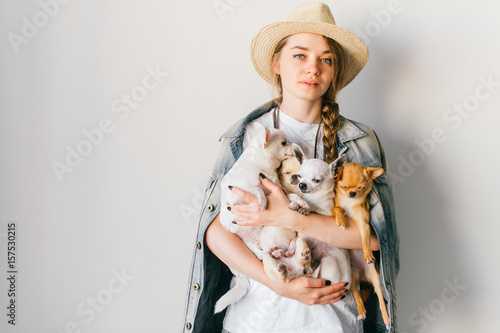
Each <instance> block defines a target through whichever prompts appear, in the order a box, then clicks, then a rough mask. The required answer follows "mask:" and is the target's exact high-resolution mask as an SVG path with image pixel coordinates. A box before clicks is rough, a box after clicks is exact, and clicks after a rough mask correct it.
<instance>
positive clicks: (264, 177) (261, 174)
mask: <svg viewBox="0 0 500 333" xmlns="http://www.w3.org/2000/svg"><path fill="white" fill-rule="evenodd" d="M259 177H260V178H262V179H266V178H267V177H266V176H265V175H264V174H263V173H262V172H261V173H259Z"/></svg>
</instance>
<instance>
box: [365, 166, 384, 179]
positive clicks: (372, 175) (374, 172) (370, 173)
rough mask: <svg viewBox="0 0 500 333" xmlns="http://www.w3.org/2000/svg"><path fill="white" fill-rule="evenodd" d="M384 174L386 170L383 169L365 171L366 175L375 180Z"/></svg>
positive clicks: (367, 169)
mask: <svg viewBox="0 0 500 333" xmlns="http://www.w3.org/2000/svg"><path fill="white" fill-rule="evenodd" d="M383 173H384V169H382V168H366V169H365V174H366V175H367V176H368V177H370V179H372V180H373V179H375V178H377V177H378V176H380V175H381V174H383Z"/></svg>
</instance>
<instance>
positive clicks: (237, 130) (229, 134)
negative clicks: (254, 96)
mask: <svg viewBox="0 0 500 333" xmlns="http://www.w3.org/2000/svg"><path fill="white" fill-rule="evenodd" d="M276 106H277V104H276V102H275V101H274V100H271V101H269V102H267V103H266V104H263V105H261V106H259V107H258V108H256V109H255V110H253V111H252V112H251V113H250V114H248V115H247V116H246V117H244V118H243V119H241V120H240V121H238V122H237V123H235V124H234V125H233V126H231V127H230V128H229V129H228V130H227V131H226V132H224V134H222V135H221V137H220V138H219V141H221V140H222V139H224V138H233V140H231V143H230V146H231V150H232V151H233V155H234V156H235V158H238V157H239V155H240V154H241V152H242V149H243V147H242V142H243V137H244V135H245V128H246V126H247V125H248V124H249V123H250V122H251V121H253V120H255V119H257V118H259V117H260V116H262V115H263V114H264V113H266V112H269V111H271V110H272V109H274V108H275V107H276ZM337 136H338V151H339V152H338V155H339V156H340V155H342V154H343V153H344V152H345V151H346V150H347V146H346V145H345V143H346V142H348V141H352V140H356V139H359V138H362V137H364V136H366V133H365V132H364V131H363V130H362V129H361V128H359V127H358V126H357V125H356V124H354V123H353V122H352V121H351V120H349V119H347V118H345V117H343V116H340V128H339V130H338V131H337Z"/></svg>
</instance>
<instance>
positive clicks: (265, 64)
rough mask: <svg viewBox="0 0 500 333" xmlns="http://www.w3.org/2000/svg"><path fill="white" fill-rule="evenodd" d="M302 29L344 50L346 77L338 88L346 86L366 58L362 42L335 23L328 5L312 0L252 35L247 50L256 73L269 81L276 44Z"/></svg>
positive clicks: (271, 76)
mask: <svg viewBox="0 0 500 333" xmlns="http://www.w3.org/2000/svg"><path fill="white" fill-rule="evenodd" d="M304 32H308V33H315V34H319V35H323V36H326V37H329V38H331V39H333V40H335V41H336V42H337V43H339V45H340V46H341V47H342V48H343V49H344V50H345V52H346V53H347V55H348V56H347V66H346V72H345V78H344V81H343V82H342V84H341V85H340V87H339V88H340V89H342V88H343V87H345V86H346V85H348V84H349V83H350V82H351V81H352V80H353V79H354V78H355V77H356V75H358V73H359V72H360V71H361V70H362V69H363V67H364V66H365V64H366V62H367V61H368V48H367V47H366V45H365V43H363V41H362V40H361V39H359V38H358V37H356V35H354V34H353V33H351V32H350V31H348V30H346V29H344V28H341V27H339V26H338V25H336V24H335V19H334V18H333V15H332V13H331V12H330V8H328V6H327V5H325V4H324V3H321V2H311V3H307V4H304V5H301V6H299V7H297V8H295V9H294V10H293V11H292V12H291V13H290V14H289V15H288V17H287V19H286V20H285V21H281V22H275V23H271V24H269V25H267V26H265V27H264V28H262V29H260V31H259V32H258V33H257V35H255V37H254V38H253V40H252V45H251V50H250V53H251V57H252V62H253V65H254V66H255V69H256V70H257V73H259V75H260V76H262V77H263V78H264V79H265V80H266V81H267V82H269V83H271V84H272V83H273V82H272V81H273V76H274V72H273V70H272V69H271V59H272V57H273V53H274V50H275V49H276V45H277V44H278V43H279V42H280V41H281V40H282V39H283V38H286V37H288V36H290V35H293V34H297V33H304Z"/></svg>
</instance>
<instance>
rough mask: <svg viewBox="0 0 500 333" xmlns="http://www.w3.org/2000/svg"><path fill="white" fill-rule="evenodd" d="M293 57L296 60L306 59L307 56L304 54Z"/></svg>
mask: <svg viewBox="0 0 500 333" xmlns="http://www.w3.org/2000/svg"><path fill="white" fill-rule="evenodd" d="M293 57H294V58H295V59H304V58H305V56H304V55H303V54H294V55H293Z"/></svg>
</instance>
